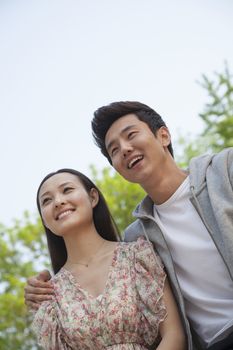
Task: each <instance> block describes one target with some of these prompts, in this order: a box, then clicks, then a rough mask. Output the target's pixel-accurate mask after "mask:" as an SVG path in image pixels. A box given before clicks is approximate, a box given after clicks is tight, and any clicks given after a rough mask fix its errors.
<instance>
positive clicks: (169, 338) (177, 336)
mask: <svg viewBox="0 0 233 350" xmlns="http://www.w3.org/2000/svg"><path fill="white" fill-rule="evenodd" d="M163 300H164V303H165V305H166V308H167V317H166V318H165V320H164V321H163V322H161V323H160V325H159V333H160V336H161V338H162V340H161V342H160V344H159V346H158V347H157V350H186V349H187V344H186V340H185V333H184V330H183V327H182V323H181V319H180V316H179V313H178V309H177V306H176V302H175V299H174V297H173V294H172V291H171V288H170V285H169V282H168V280H167V279H166V281H165V285H164V295H163Z"/></svg>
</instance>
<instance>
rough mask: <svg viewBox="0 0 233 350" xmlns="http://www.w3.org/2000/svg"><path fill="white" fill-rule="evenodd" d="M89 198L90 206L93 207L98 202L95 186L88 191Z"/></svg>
mask: <svg viewBox="0 0 233 350" xmlns="http://www.w3.org/2000/svg"><path fill="white" fill-rule="evenodd" d="M89 196H90V199H91V206H92V208H95V206H96V205H97V204H98V202H99V193H98V191H97V189H96V188H94V187H93V188H92V189H91V190H90V193H89Z"/></svg>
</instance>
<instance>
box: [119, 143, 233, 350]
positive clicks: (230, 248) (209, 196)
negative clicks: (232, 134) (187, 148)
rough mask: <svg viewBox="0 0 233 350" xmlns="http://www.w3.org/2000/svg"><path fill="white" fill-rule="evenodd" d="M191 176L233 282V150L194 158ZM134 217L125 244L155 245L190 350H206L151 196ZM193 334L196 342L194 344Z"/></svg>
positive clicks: (202, 212) (199, 208)
mask: <svg viewBox="0 0 233 350" xmlns="http://www.w3.org/2000/svg"><path fill="white" fill-rule="evenodd" d="M189 176H190V192H191V196H190V201H191V203H192V204H193V206H194V208H195V209H196V211H197V212H198V214H199V216H200V218H201V220H202V221H203V223H204V225H205V226H206V228H207V231H208V232H209V234H210V237H211V239H213V241H214V243H215V245H216V247H217V250H218V252H219V254H220V255H221V256H222V259H223V261H224V263H225V264H226V267H227V269H228V271H229V278H231V279H232V280H233V148H227V149H224V150H223V151H221V152H220V153H218V154H214V155H202V156H200V157H196V158H193V159H192V160H191V162H190V165H189ZM133 215H134V216H135V217H136V218H137V220H136V221H134V222H133V223H132V224H131V225H130V226H129V227H128V228H127V229H126V231H125V241H133V240H135V239H137V237H138V236H140V235H142V233H144V234H145V235H147V236H148V238H149V240H150V241H151V242H153V244H154V248H155V250H156V251H157V253H158V254H159V255H160V257H161V259H162V261H163V263H164V266H165V268H166V271H167V274H168V276H169V280H170V284H171V287H172V290H173V293H174V296H175V298H176V301H177V304H178V306H179V311H180V315H181V318H182V321H183V325H184V328H185V331H186V336H187V341H188V345H189V346H188V349H189V350H191V349H202V348H204V347H203V342H202V341H201V340H200V339H198V336H197V335H194V333H193V331H191V327H190V324H189V322H188V319H187V317H186V314H185V306H184V300H183V297H182V294H181V290H180V286H179V282H178V280H177V276H176V272H175V269H174V264H173V261H172V257H171V253H170V251H169V248H168V246H167V243H166V241H165V238H164V236H163V233H162V231H161V230H160V228H159V226H158V225H157V224H156V222H155V220H154V217H153V202H152V200H151V199H150V197H149V196H146V197H145V198H144V199H143V201H142V202H141V203H140V204H139V205H138V206H137V208H136V210H135V211H134V213H133ZM181 225H182V222H181ZM232 292H233V291H232ZM191 334H193V339H195V341H193V340H192V335H191ZM194 343H195V345H194Z"/></svg>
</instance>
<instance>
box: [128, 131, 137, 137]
mask: <svg viewBox="0 0 233 350" xmlns="http://www.w3.org/2000/svg"><path fill="white" fill-rule="evenodd" d="M135 134H136V132H135V131H131V132H130V133H128V139H132V138H133V137H134V136H135Z"/></svg>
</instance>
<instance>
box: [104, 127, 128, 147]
mask: <svg viewBox="0 0 233 350" xmlns="http://www.w3.org/2000/svg"><path fill="white" fill-rule="evenodd" d="M133 127H135V125H127V126H126V127H125V128H123V129H122V130H121V131H120V136H121V135H122V134H124V133H126V132H127V131H128V130H130V129H132V128H133ZM115 142H116V139H113V140H112V141H111V142H109V144H108V145H107V146H106V149H107V151H109V149H110V148H111V147H112V145H113V144H114V143H115Z"/></svg>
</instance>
